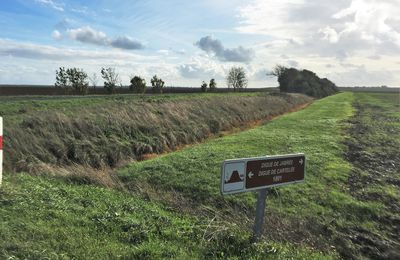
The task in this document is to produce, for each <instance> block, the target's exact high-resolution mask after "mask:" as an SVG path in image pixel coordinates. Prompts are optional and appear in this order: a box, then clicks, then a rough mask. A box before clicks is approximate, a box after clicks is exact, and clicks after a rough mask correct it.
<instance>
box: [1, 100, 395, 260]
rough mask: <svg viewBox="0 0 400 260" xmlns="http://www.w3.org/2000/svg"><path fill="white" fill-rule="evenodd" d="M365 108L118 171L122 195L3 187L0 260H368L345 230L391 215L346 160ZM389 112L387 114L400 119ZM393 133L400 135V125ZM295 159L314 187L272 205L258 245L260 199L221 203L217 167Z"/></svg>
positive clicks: (307, 112) (332, 104)
mask: <svg viewBox="0 0 400 260" xmlns="http://www.w3.org/2000/svg"><path fill="white" fill-rule="evenodd" d="M357 100H361V99H360V96H358V95H355V96H354V95H353V94H352V93H343V94H339V95H335V96H331V97H329V98H325V99H322V100H318V101H316V102H314V103H313V104H312V105H310V106H309V107H308V108H306V109H304V110H302V111H299V112H296V113H292V114H287V115H284V116H282V117H279V118H277V119H275V120H273V121H271V122H269V123H267V124H265V125H263V126H261V127H258V128H255V129H252V130H249V131H245V132H242V133H238V134H235V135H231V136H226V137H223V138H218V139H214V140H211V141H209V142H207V143H204V144H199V145H195V146H192V147H187V148H185V149H183V150H181V151H177V152H174V153H171V154H167V155H164V156H161V157H158V158H155V159H153V160H148V161H142V162H138V163H135V164H133V165H130V166H129V167H126V168H125V169H123V170H121V171H120V173H119V178H120V180H121V181H122V182H123V183H124V184H125V185H124V188H123V189H122V190H121V191H116V190H110V189H105V188H99V187H96V186H95V185H77V184H74V183H67V182H65V179H60V178H54V177H53V178H51V177H37V178H35V177H30V176H27V175H23V174H21V175H14V176H11V175H6V179H5V181H4V186H3V187H2V188H1V189H0V210H1V212H0V228H1V232H0V238H1V240H0V256H1V257H4V258H8V257H13V256H18V257H21V258H33V257H36V258H39V257H52V258H56V257H63V256H64V257H76V258H105V257H118V256H122V257H131V258H133V257H137V258H146V257H147V258H157V257H174V258H179V257H181V258H193V257H197V258H200V257H229V256H231V257H235V256H236V257H241V258H244V259H248V258H252V257H253V258H271V259H277V258H285V259H286V258H301V259H305V258H322V257H323V258H327V257H330V256H333V257H337V256H338V253H339V254H340V255H341V256H343V257H362V256H363V255H364V252H363V249H362V248H360V247H357V246H356V245H355V243H354V242H353V241H352V238H353V237H354V234H352V233H350V232H349V230H356V229H357V228H362V229H364V230H370V231H374V232H377V233H378V234H382V233H381V231H380V230H381V229H380V228H379V225H384V223H383V222H381V220H382V217H384V218H385V216H387V214H389V213H390V212H391V211H390V209H388V208H386V205H385V204H384V203H383V202H382V201H380V200H375V201H371V200H369V199H365V198H364V199H362V198H359V197H357V196H355V194H354V192H353V190H352V184H351V182H350V180H351V177H352V176H353V174H354V169H355V168H356V166H353V165H351V164H350V163H349V162H348V161H346V160H345V159H344V158H345V153H346V151H347V150H346V147H347V146H346V145H345V144H344V141H345V140H349V139H352V138H353V137H354V136H353V135H352V134H351V131H350V130H351V126H352V124H354V122H353V123H352V122H351V121H348V119H349V117H350V116H351V115H353V113H354V112H355V111H354V109H353V108H352V102H353V101H357ZM369 102H374V101H373V100H369V101H366V103H367V104H368V103H369ZM386 102H387V101H382V104H386ZM393 108H396V105H389V106H388V107H386V108H383V109H384V110H383V111H387V110H385V109H389V110H390V111H392V112H390V115H391V116H393V118H398V117H399V114H398V112H395V111H393ZM397 108H398V107H397ZM385 114H388V113H385ZM396 120H397V119H396ZM392 123H393V125H394V126H396V127H398V121H397V123H396V122H392ZM388 129H392V128H390V127H388ZM393 134H397V137H396V138H398V132H397V133H393ZM371 135H373V133H371ZM354 140H356V139H354ZM292 152H304V153H305V154H306V156H307V174H306V181H305V182H304V183H303V184H298V185H291V186H287V187H280V188H278V189H275V190H272V191H271V192H270V193H269V195H268V199H267V209H266V223H265V224H266V228H265V233H264V235H265V239H264V240H262V242H261V243H259V244H251V243H250V242H249V238H250V236H251V234H250V225H251V223H252V219H253V211H254V203H255V196H254V194H253V193H246V194H238V195H232V196H226V197H222V196H221V195H220V194H219V181H220V164H221V162H222V161H223V160H224V159H228V158H237V157H249V156H260V155H265V154H283V153H292ZM347 152H348V151H347ZM355 165H356V164H355ZM397 169H398V168H397ZM377 185H378V186H377V187H378V188H379V183H378V184H377ZM388 190H390V189H388ZM391 191H392V192H394V193H395V192H396V191H393V189H391ZM397 192H398V191H397ZM395 194H396V193H395ZM397 194H398V193H397ZM395 196H397V195H395ZM397 198H398V197H397ZM392 213H393V215H395V212H392ZM375 234H376V233H375ZM383 235H385V233H383ZM394 241H395V242H396V240H395V239H394ZM321 251H322V252H323V253H321ZM395 252H396V251H394V253H395ZM394 253H393V252H392V255H391V256H395V255H393V254H394ZM367 255H368V254H367ZM387 256H389V257H390V255H387Z"/></svg>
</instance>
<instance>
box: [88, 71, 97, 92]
mask: <svg viewBox="0 0 400 260" xmlns="http://www.w3.org/2000/svg"><path fill="white" fill-rule="evenodd" d="M89 80H90V83H92V87H93V89H96V87H97V83H98V82H99V77H98V76H97V74H96V73H93V74H92V76H91V77H89Z"/></svg>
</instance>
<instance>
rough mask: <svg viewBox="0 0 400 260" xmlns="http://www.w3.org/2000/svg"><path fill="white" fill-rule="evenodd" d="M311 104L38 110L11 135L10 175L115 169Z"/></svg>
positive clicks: (262, 98)
mask: <svg viewBox="0 0 400 260" xmlns="http://www.w3.org/2000/svg"><path fill="white" fill-rule="evenodd" d="M310 100H311V99H310V98H309V97H307V96H304V95H300V94H290V95H289V94H275V95H272V94H260V95H258V96H235V95H227V96H224V97H223V96H212V97H202V96H200V95H199V97H196V98H190V99H179V100H173V99H171V100H168V99H165V100H151V99H148V100H147V101H145V100H137V99H136V100H131V101H130V100H121V101H118V100H117V101H115V102H113V103H105V104H101V105H93V106H89V107H85V108H82V109H80V108H79V107H78V108H68V109H64V110H60V109H58V110H50V111H32V112H30V113H27V114H23V115H21V117H22V118H21V120H17V121H15V122H13V123H10V124H8V125H7V127H6V128H5V129H4V138H5V142H4V146H5V147H4V151H5V168H6V169H7V170H10V171H28V172H32V171H34V170H35V167H36V166H37V165H39V164H43V163H45V164H50V165H54V166H57V167H60V166H73V165H81V166H89V167H93V168H98V169H100V168H103V167H115V166H116V165H117V164H119V163H120V162H121V161H124V160H132V159H133V160H140V159H142V158H143V157H144V156H145V155H148V154H152V153H162V152H165V151H169V150H175V149H177V148H178V147H179V146H181V145H185V144H190V143H194V142H199V141H202V140H203V139H205V138H207V137H209V136H210V135H213V134H217V133H219V132H221V131H225V130H229V129H232V128H234V127H238V126H241V125H245V124H248V123H250V122H253V121H255V120H260V119H265V118H269V117H271V116H276V115H278V114H281V113H284V112H286V111H288V110H290V109H293V108H294V107H297V106H299V105H301V104H304V103H306V102H309V101H310ZM5 120H7V119H5Z"/></svg>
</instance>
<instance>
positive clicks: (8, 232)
mask: <svg viewBox="0 0 400 260" xmlns="http://www.w3.org/2000/svg"><path fill="white" fill-rule="evenodd" d="M0 230H1V232H0V258H2V259H15V258H21V259H24V258H25V259H43V258H46V259H58V258H63V259H64V258H76V259H105V258H121V257H122V258H130V259H132V258H136V259H159V258H180V259H188V258H214V257H233V256H240V257H243V258H246V259H250V258H260V257H262V258H269V259H288V258H296V259H301V258H303V259H304V258H305V257H309V256H313V257H315V258H321V257H322V255H321V254H319V253H318V252H314V251H311V250H307V249H301V248H296V247H294V246H293V245H290V244H285V243H273V242H265V243H260V244H251V243H250V242H249V239H248V237H249V233H248V231H246V230H241V229H239V228H238V227H237V226H236V225H234V224H231V225H229V224H227V223H221V222H213V221H212V220H211V219H205V218H199V217H196V216H188V215H185V214H179V212H173V211H171V210H170V209H168V207H166V206H164V205H162V204H160V203H156V202H152V201H148V200H144V199H142V198H139V197H138V196H134V195H132V194H129V193H126V192H118V191H114V190H110V189H105V188H100V187H96V186H93V185H76V184H72V183H66V182H65V181H62V180H61V179H56V178H50V177H32V176H29V175H25V174H20V175H18V176H15V177H6V179H5V180H4V184H3V186H2V187H1V189H0Z"/></svg>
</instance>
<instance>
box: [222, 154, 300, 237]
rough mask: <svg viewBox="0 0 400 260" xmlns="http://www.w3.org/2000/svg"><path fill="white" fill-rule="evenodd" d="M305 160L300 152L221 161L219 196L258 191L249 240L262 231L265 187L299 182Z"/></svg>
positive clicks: (259, 235)
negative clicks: (254, 216) (251, 235)
mask: <svg viewBox="0 0 400 260" xmlns="http://www.w3.org/2000/svg"><path fill="white" fill-rule="evenodd" d="M305 163H306V158H305V155H304V154H286V155H277V156H264V157H255V158H243V159H232V160H225V161H224V162H223V163H222V167H221V168H222V169H221V193H222V195H227V194H234V193H239V192H247V191H256V190H259V194H258V198H257V205H256V219H255V222H254V229H253V232H254V233H253V242H257V241H258V239H259V238H260V237H261V234H262V229H263V222H264V211H265V201H266V197H267V190H268V188H270V187H275V186H282V185H287V184H291V183H298V182H303V181H304V175H305Z"/></svg>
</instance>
